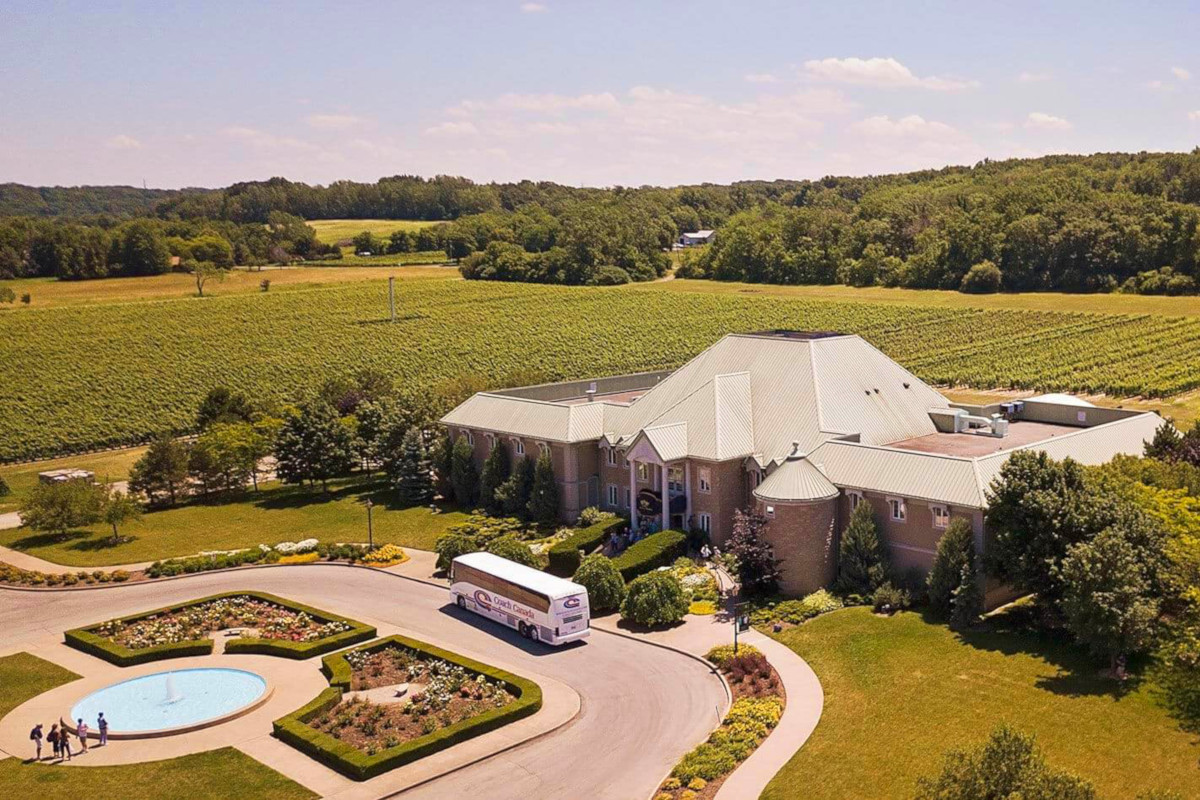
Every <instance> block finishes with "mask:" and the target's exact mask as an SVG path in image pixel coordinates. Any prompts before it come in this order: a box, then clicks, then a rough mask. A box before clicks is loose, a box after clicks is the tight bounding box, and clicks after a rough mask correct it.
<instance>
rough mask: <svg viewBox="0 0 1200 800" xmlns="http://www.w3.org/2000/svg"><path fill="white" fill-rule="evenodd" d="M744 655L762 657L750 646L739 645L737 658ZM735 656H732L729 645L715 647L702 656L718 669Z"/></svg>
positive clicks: (759, 652)
mask: <svg viewBox="0 0 1200 800" xmlns="http://www.w3.org/2000/svg"><path fill="white" fill-rule="evenodd" d="M745 655H762V652H761V651H759V649H758V648H757V647H755V646H754V645H752V644H739V645H738V651H737V656H745ZM737 656H735V655H734V653H733V645H731V644H721V645H717V646H716V647H714V648H713V649H712V650H709V651H708V652H707V653H706V654H705V655H704V657H705V658H707V659H708V660H709V661H711V662H712V663H714V664H716V665H717V666H718V667H724V666H725V665H726V664H728V663H729V662H730V661H732V660H733V659H734V658H736V657H737Z"/></svg>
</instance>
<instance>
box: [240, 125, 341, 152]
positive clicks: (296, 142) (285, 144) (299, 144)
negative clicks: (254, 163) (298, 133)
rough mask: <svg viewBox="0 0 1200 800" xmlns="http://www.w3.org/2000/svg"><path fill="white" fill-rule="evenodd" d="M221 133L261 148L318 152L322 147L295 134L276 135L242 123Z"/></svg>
mask: <svg viewBox="0 0 1200 800" xmlns="http://www.w3.org/2000/svg"><path fill="white" fill-rule="evenodd" d="M221 133H223V134H224V135H225V136H227V137H228V138H230V139H234V140H236V141H239V142H244V143H245V144H248V145H250V146H251V147H255V148H258V149H260V150H270V151H298V152H316V151H319V150H320V149H321V148H319V147H317V146H316V145H315V144H313V143H311V142H306V141H304V140H303V139H297V138H296V137H294V136H276V135H275V134H273V133H268V132H266V131H260V130H258V129H256V128H247V127H244V126H241V125H234V126H231V127H228V128H225V129H223V130H222V131H221Z"/></svg>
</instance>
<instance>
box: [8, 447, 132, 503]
mask: <svg viewBox="0 0 1200 800" xmlns="http://www.w3.org/2000/svg"><path fill="white" fill-rule="evenodd" d="M145 452H146V448H144V447H130V448H127V449H125V450H105V451H103V452H100V453H88V454H86V455H79V456H65V457H63V458H55V459H51V460H49V461H32V462H29V463H27V464H14V465H12V466H8V467H0V477H3V478H4V481H5V483H7V484H8V488H9V489H11V490H12V494H10V495H8V496H6V497H0V513H4V512H6V511H15V510H16V508H17V505H18V504H19V503H20V501H21V498H22V497H24V496H25V494H26V493H27V492H28V491H29V490H30V489H32V488H33V487H34V486H35V485H36V484H37V480H38V477H37V476H38V473H39V472H46V471H47V470H52V469H66V468H68V467H77V468H79V469H90V470H91V471H92V472H94V473H96V480H98V481H103V480H105V479H108V480H110V481H123V480H125V479H127V478H128V477H129V470H130V468H131V467H132V466H133V464H134V462H135V461H137V460H138V459H139V458H141V457H142V454H143V453H145Z"/></svg>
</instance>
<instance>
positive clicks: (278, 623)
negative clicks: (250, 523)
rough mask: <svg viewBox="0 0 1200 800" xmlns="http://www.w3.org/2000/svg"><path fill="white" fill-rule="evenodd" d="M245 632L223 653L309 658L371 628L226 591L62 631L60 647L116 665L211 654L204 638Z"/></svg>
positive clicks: (277, 599)
mask: <svg viewBox="0 0 1200 800" xmlns="http://www.w3.org/2000/svg"><path fill="white" fill-rule="evenodd" d="M229 628H251V629H254V631H255V635H253V636H242V637H238V638H236V639H232V640H230V641H229V642H228V643H227V644H226V646H225V652H227V653H262V654H266V655H274V656H281V657H284V658H310V657H312V656H316V655H320V654H321V653H328V652H329V651H330V650H336V649H337V648H339V647H345V646H346V645H349V644H354V643H355V642H361V641H363V640H364V639H369V638H371V637H373V636H374V635H375V629H374V628H372V627H370V626H368V625H364V624H362V623H361V622H355V621H354V620H350V619H346V618H343V617H339V616H336V615H334V614H329V613H327V612H324V611H320V610H319V609H315V608H311V607H309V606H303V605H299V604H297V603H292V602H290V601H288V600H284V599H283V598H280V597H276V596H274V595H269V594H264V593H260V592H227V593H225V594H219V595H214V596H212V597H205V598H200V599H199V600H193V601H191V602H189V603H184V604H181V605H176V606H170V607H167V608H160V609H156V610H154V611H149V612H145V613H142V614H135V615H133V616H129V617H122V618H119V619H113V620H108V621H106V622H102V623H100V624H98V625H93V626H90V627H87V628H77V629H75V630H70V631H67V632H66V635H65V637H66V642H67V644H69V645H71V646H72V647H75V648H78V649H80V650H83V651H84V652H87V653H91V654H92V655H95V656H98V657H100V658H103V659H105V660H107V661H110V662H112V663H114V664H117V665H118V666H130V665H132V664H141V663H144V662H147V661H156V660H158V659H163V658H176V657H179V656H185V655H204V654H207V653H211V652H212V640H211V639H209V638H208V635H209V634H210V633H212V632H214V631H219V630H225V629H229Z"/></svg>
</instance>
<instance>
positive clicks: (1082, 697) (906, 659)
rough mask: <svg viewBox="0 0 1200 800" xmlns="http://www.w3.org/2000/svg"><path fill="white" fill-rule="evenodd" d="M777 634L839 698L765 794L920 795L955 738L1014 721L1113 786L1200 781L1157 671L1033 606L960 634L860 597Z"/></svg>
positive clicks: (1058, 760)
mask: <svg viewBox="0 0 1200 800" xmlns="http://www.w3.org/2000/svg"><path fill="white" fill-rule="evenodd" d="M1014 613H1016V612H1014ZM776 638H777V639H778V640H779V641H780V642H782V643H783V644H785V645H787V646H788V647H789V648H791V649H792V650H794V651H795V652H796V653H797V654H798V655H799V656H800V657H801V658H803V659H804V660H805V661H807V662H808V663H809V665H810V666H812V668H813V670H814V671H815V672H816V673H817V675H818V676H819V677H820V679H821V685H822V687H823V689H824V692H825V708H824V710H823V712H822V716H821V722H820V724H819V725H818V727H817V729H816V731H815V732H814V733H813V735H812V737H811V738H810V739H809V740H808V741H807V742H806V743H805V745H804V747H803V748H801V749H800V750H799V751H798V752H797V753H796V755H795V756H793V757H792V759H791V761H789V762H788V764H787V765H786V766H785V767H784V769H783V770H782V771H780V773H779V774H778V775H776V777H775V778H774V780H773V781H772V782H771V784H770V785H769V786H768V787H767V789H766V791H765V793H764V794H763V798H764V800H783V799H784V798H791V797H794V796H795V787H796V786H798V785H803V786H804V787H805V796H806V797H811V798H816V799H817V800H820V798H831V799H832V798H844V797H853V796H862V795H863V794H864V793H869V794H870V795H871V796H878V797H906V796H912V795H913V794H914V792H915V791H916V783H917V779H918V777H920V776H923V775H931V774H936V773H937V772H938V771H939V769H940V767H941V764H942V757H943V753H944V752H945V751H946V750H948V749H950V748H951V747H959V746H968V745H975V744H979V743H981V742H982V741H983V740H984V739H986V738H987V736H988V734H989V732H991V731H992V729H993V728H994V727H995V726H996V725H997V724H998V723H1000V722H1007V723H1008V724H1009V725H1011V726H1013V727H1014V728H1016V729H1018V730H1021V731H1024V732H1027V733H1031V734H1035V735H1036V737H1037V742H1038V744H1039V745H1040V747H1041V748H1042V749H1043V750H1044V751H1045V755H1046V758H1047V760H1048V761H1049V762H1050V763H1052V764H1054V765H1056V766H1057V767H1059V768H1063V769H1068V770H1070V771H1072V772H1074V773H1076V774H1078V775H1080V776H1082V777H1084V778H1086V779H1088V780H1090V781H1092V782H1093V783H1094V784H1095V785H1096V788H1097V790H1098V792H1099V795H1100V797H1103V798H1126V797H1133V796H1135V795H1137V794H1138V793H1139V792H1141V791H1143V790H1146V789H1162V790H1174V791H1176V792H1179V793H1181V794H1182V795H1183V796H1184V797H1194V796H1197V794H1198V793H1200V770H1198V769H1197V758H1198V757H1200V749H1198V748H1197V744H1196V742H1195V737H1194V736H1193V735H1191V734H1189V733H1186V732H1185V731H1183V730H1181V729H1180V727H1179V724H1178V722H1177V721H1176V720H1175V719H1173V718H1172V717H1171V716H1170V715H1169V714H1168V713H1167V712H1166V711H1165V710H1164V709H1163V708H1162V707H1161V706H1160V705H1159V704H1158V703H1157V702H1156V699H1155V695H1156V691H1157V687H1156V686H1155V685H1154V683H1153V682H1152V681H1151V680H1150V679H1148V678H1143V679H1141V680H1137V679H1134V680H1131V681H1128V682H1126V683H1125V684H1120V683H1117V682H1115V681H1113V680H1112V678H1111V677H1110V676H1108V675H1107V674H1105V672H1104V670H1103V669H1102V665H1099V664H1097V662H1096V661H1095V660H1093V659H1092V658H1091V657H1089V656H1088V655H1087V653H1086V652H1085V651H1083V650H1081V649H1080V648H1078V647H1077V646H1076V645H1075V644H1073V643H1071V642H1070V641H1069V640H1068V639H1067V637H1065V636H1063V635H1061V633H1060V634H1059V635H1054V634H1047V633H1037V632H1033V631H1031V630H1029V629H1028V626H1027V621H1026V620H1023V619H1021V618H1019V617H1014V616H1011V615H1007V614H1006V615H1001V616H1000V617H998V618H996V617H993V618H990V619H989V620H988V621H987V622H986V623H984V624H983V625H981V626H980V627H978V628H977V629H974V630H971V631H968V632H965V633H962V634H957V633H955V632H953V631H952V630H950V629H949V628H947V627H946V626H945V625H943V624H936V623H934V622H931V621H929V620H927V619H926V618H924V617H922V616H921V615H920V614H917V613H915V612H901V613H898V614H896V615H895V616H892V617H887V616H883V615H879V614H874V613H872V610H871V609H870V608H866V607H859V608H850V609H845V610H841V611H835V612H833V613H828V614H824V615H821V616H819V617H817V618H815V619H811V620H809V621H808V622H805V623H804V624H802V625H795V626H791V627H787V628H786V629H785V630H784V631H782V632H781V633H779V634H778V635H776ZM916 721H922V724H916Z"/></svg>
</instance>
